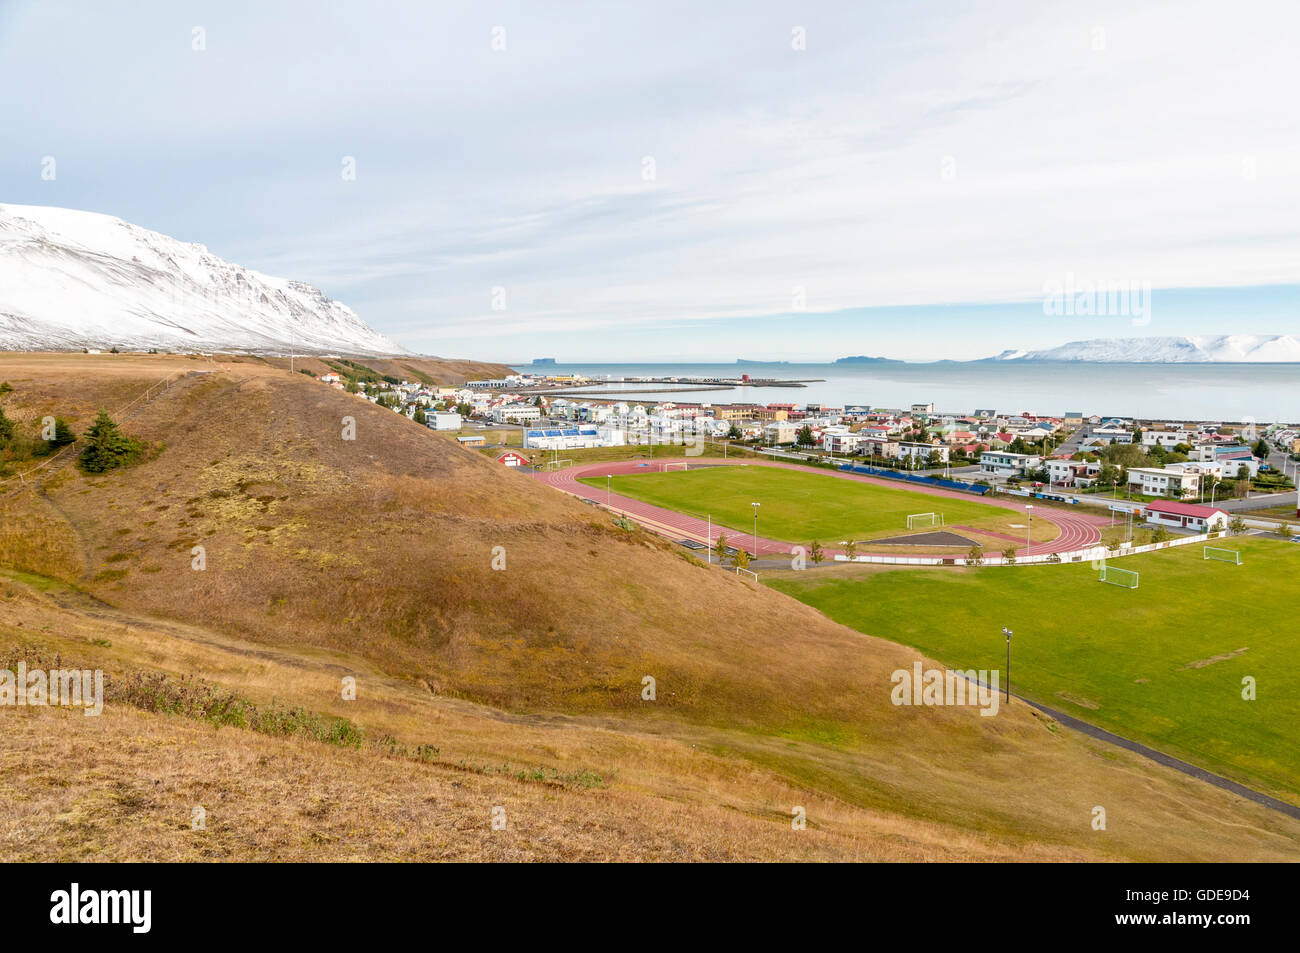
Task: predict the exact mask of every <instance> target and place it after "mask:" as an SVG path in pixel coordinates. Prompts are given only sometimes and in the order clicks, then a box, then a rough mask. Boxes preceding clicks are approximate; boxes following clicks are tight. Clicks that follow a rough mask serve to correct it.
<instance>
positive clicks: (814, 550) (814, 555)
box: [808, 539, 826, 566]
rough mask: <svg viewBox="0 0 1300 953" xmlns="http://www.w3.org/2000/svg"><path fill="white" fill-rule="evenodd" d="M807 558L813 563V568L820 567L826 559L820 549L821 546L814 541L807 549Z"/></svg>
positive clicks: (824, 553)
mask: <svg viewBox="0 0 1300 953" xmlns="http://www.w3.org/2000/svg"><path fill="white" fill-rule="evenodd" d="M808 558H809V559H811V560H812V561H813V565H814V566H820V565H821V564H822V562H823V561H824V560H825V559H826V552H825V551H824V550H823V549H822V544H821V543H819V542H817V540H815V539H814V540H813V541H812V545H811V546H809V547H808Z"/></svg>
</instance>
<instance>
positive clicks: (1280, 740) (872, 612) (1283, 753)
mask: <svg viewBox="0 0 1300 953" xmlns="http://www.w3.org/2000/svg"><path fill="white" fill-rule="evenodd" d="M1220 545H1222V546H1226V547H1230V548H1233V549H1239V550H1241V551H1242V554H1243V559H1244V564H1243V565H1241V566H1234V565H1231V564H1228V563H1223V562H1214V561H1205V560H1204V559H1203V557H1202V551H1203V550H1202V547H1201V546H1199V545H1192V546H1185V547H1179V548H1175V549H1167V550H1163V551H1160V552H1157V553H1150V554H1146V555H1141V556H1133V557H1128V558H1124V559H1119V560H1115V561H1114V563H1113V565H1116V566H1119V567H1122V568H1124V569H1131V570H1136V571H1138V572H1139V573H1140V576H1141V585H1140V588H1139V589H1137V590H1129V589H1124V588H1120V587H1118V586H1110V585H1104V584H1101V583H1099V582H1098V581H1097V572H1096V570H1094V569H1092V568H1091V567H1090V566H1089V565H1087V564H1082V563H1081V564H1077V565H1063V566H1037V567H1028V568H1025V569H1022V570H1006V569H983V570H975V571H929V570H924V571H912V572H899V571H881V572H869V573H866V574H861V575H848V574H845V575H840V574H834V575H827V574H822V575H818V576H813V575H811V574H807V575H802V576H800V575H796V574H793V573H791V574H787V575H784V576H783V577H782V578H780V579H773V578H772V577H771V576H769V577H767V578H768V579H769V581H770V583H771V585H773V586H774V587H775V588H777V589H779V590H781V591H783V592H786V593H789V594H790V595H793V596H795V597H796V598H798V599H801V600H803V601H804V602H807V603H808V604H809V605H812V606H815V607H817V608H818V609H820V610H821V611H822V612H825V613H826V614H827V615H829V616H830V617H831V618H833V619H836V620H838V621H840V622H843V623H845V624H847V625H851V626H853V627H854V628H856V629H859V630H860V631H863V632H872V633H875V634H878V635H885V636H887V637H889V638H891V639H895V640H897V641H899V642H903V643H906V644H908V645H914V646H916V647H917V648H919V649H920V650H922V651H923V652H925V653H926V654H927V655H931V656H933V657H934V658H937V659H939V660H941V661H943V662H945V663H947V664H949V665H951V666H953V667H955V668H968V667H970V668H984V669H991V668H999V669H1000V668H1002V667H1003V665H1004V657H1005V647H1006V645H1005V640H1004V638H1003V636H1002V631H1001V630H1002V627H1003V626H1008V627H1010V628H1012V629H1014V631H1015V636H1014V638H1013V644H1012V662H1011V670H1012V675H1013V678H1014V687H1015V690H1016V691H1018V692H1023V693H1025V694H1027V695H1028V696H1029V697H1030V698H1033V699H1035V700H1036V701H1040V702H1042V703H1043V704H1046V705H1051V706H1053V707H1056V708H1059V709H1061V710H1062V711H1066V712H1069V713H1070V714H1073V715H1076V716H1078V717H1079V718H1082V719H1084V720H1085V721H1089V722H1092V723H1094V724H1097V725H1101V726H1103V727H1105V728H1109V729H1110V730H1112V731H1114V732H1116V733H1117V734H1120V735H1123V736H1125V737H1128V738H1134V739H1137V740H1141V741H1145V742H1147V743H1148V744H1151V745H1152V746H1154V747H1156V748H1159V749H1161V750H1163V751H1167V752H1169V753H1171V754H1175V755H1178V756H1181V757H1183V758H1185V759H1186V760H1188V761H1191V762H1193V763H1195V764H1199V765H1202V766H1204V767H1206V768H1208V769H1210V770H1212V771H1215V772H1217V773H1220V774H1224V775H1227V776H1229V777H1233V778H1236V779H1238V780H1241V781H1242V782H1244V783H1247V784H1251V785H1254V786H1256V787H1260V788H1262V789H1265V790H1268V791H1270V793H1274V794H1277V795H1278V796H1280V797H1284V798H1286V799H1288V800H1291V801H1293V802H1296V803H1300V744H1297V742H1298V741H1300V729H1298V728H1297V726H1300V684H1298V683H1297V682H1296V679H1295V677H1294V674H1295V672H1296V670H1297V668H1300V642H1297V641H1296V638H1295V635H1294V631H1293V629H1294V626H1293V624H1292V623H1293V616H1294V609H1295V606H1296V605H1297V604H1300V546H1296V545H1289V544H1286V543H1283V542H1274V541H1272V540H1269V539H1266V538H1244V537H1243V538H1238V539H1229V540H1226V541H1224V542H1222V543H1221V544H1220ZM1246 676H1252V677H1254V678H1255V679H1256V682H1257V688H1258V697H1257V699H1256V700H1254V701H1245V700H1243V698H1242V679H1243V678H1244V677H1246Z"/></svg>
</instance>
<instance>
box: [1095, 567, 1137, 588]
mask: <svg viewBox="0 0 1300 953" xmlns="http://www.w3.org/2000/svg"><path fill="white" fill-rule="evenodd" d="M1097 581H1098V582H1108V583H1110V584H1111V585H1112V586H1123V587H1124V588H1125V589H1136V588H1137V587H1138V574H1137V573H1136V572H1134V571H1133V570H1132V569H1120V568H1118V567H1117V566H1102V567H1101V573H1100V575H1098V576H1097Z"/></svg>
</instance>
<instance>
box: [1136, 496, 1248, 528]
mask: <svg viewBox="0 0 1300 953" xmlns="http://www.w3.org/2000/svg"><path fill="white" fill-rule="evenodd" d="M1142 515H1143V518H1145V519H1146V521H1147V522H1148V523H1154V524H1155V525H1157V526H1176V527H1178V528H1179V529H1191V530H1196V531H1197V532H1199V533H1207V532H1221V531H1223V530H1225V529H1227V528H1228V514H1227V513H1225V512H1224V511H1223V510H1221V509H1219V508H1218V507H1217V506H1197V505H1195V504H1192V503H1175V502H1173V501H1172V500H1156V501H1155V502H1153V503H1148V504H1147V505H1146V507H1145V508H1144V510H1143V514H1142Z"/></svg>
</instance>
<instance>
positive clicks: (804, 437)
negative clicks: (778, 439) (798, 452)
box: [794, 424, 813, 447]
mask: <svg viewBox="0 0 1300 953" xmlns="http://www.w3.org/2000/svg"><path fill="white" fill-rule="evenodd" d="M794 442H795V443H796V444H798V445H799V446H801V447H811V446H812V445H813V432H812V427H809V426H808V425H807V424H804V425H803V426H802V427H800V428H799V433H798V434H796V435H795V438H794Z"/></svg>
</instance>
